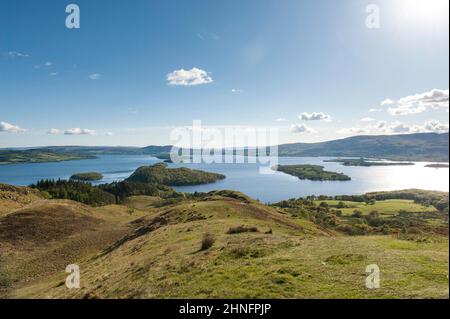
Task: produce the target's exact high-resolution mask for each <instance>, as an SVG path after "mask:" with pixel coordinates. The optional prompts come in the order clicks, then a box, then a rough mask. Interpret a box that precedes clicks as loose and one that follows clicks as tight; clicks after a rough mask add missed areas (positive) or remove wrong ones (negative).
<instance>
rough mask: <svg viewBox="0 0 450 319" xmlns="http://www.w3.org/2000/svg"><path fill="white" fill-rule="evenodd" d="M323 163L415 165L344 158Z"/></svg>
mask: <svg viewBox="0 0 450 319" xmlns="http://www.w3.org/2000/svg"><path fill="white" fill-rule="evenodd" d="M324 162H325V163H342V165H344V166H365V167H370V166H411V165H415V164H414V163H412V162H382V161H378V162H376V161H372V160H368V159H365V158H359V159H354V158H344V159H340V158H337V159H331V160H324Z"/></svg>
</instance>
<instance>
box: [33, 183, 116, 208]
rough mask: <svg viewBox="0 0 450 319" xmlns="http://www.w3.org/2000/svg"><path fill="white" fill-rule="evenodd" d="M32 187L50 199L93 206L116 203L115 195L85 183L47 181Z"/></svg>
mask: <svg viewBox="0 0 450 319" xmlns="http://www.w3.org/2000/svg"><path fill="white" fill-rule="evenodd" d="M30 187H32V188H36V189H38V190H40V191H41V193H42V194H44V195H45V196H47V197H49V198H58V199H70V200H74V201H77V202H80V203H83V204H87V205H91V206H103V205H110V204H115V203H116V198H115V196H114V195H113V194H110V193H108V192H105V191H103V190H102V189H100V188H98V187H94V186H92V185H91V184H90V183H85V182H79V181H67V180H61V179H58V180H49V179H46V180H41V181H39V182H37V183H36V184H33V185H31V186H30Z"/></svg>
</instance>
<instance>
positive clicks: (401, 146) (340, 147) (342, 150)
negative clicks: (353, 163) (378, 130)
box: [278, 133, 449, 162]
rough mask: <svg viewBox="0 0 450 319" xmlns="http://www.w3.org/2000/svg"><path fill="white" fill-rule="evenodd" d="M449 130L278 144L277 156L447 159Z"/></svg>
mask: <svg viewBox="0 0 450 319" xmlns="http://www.w3.org/2000/svg"><path fill="white" fill-rule="evenodd" d="M448 144H449V134H448V133H442V134H438V133H417V134H402V135H379V136H373V135H367V136H353V137H349V138H345V139H341V140H334V141H328V142H322V143H295V144H284V145H280V146H279V149H278V152H279V155H280V156H337V157H373V158H385V159H391V160H413V161H414V160H417V161H436V162H440V161H443V162H448V159H449V154H448V151H449V150H448Z"/></svg>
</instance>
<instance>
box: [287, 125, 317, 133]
mask: <svg viewBox="0 0 450 319" xmlns="http://www.w3.org/2000/svg"><path fill="white" fill-rule="evenodd" d="M291 132H292V133H316V131H315V130H314V129H312V128H310V127H308V126H306V125H304V124H293V125H291Z"/></svg>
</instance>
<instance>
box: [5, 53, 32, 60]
mask: <svg viewBox="0 0 450 319" xmlns="http://www.w3.org/2000/svg"><path fill="white" fill-rule="evenodd" d="M6 54H7V55H8V56H9V57H10V58H13V59H14V58H29V57H30V55H29V54H27V53H22V52H17V51H9V52H7V53H6Z"/></svg>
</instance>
